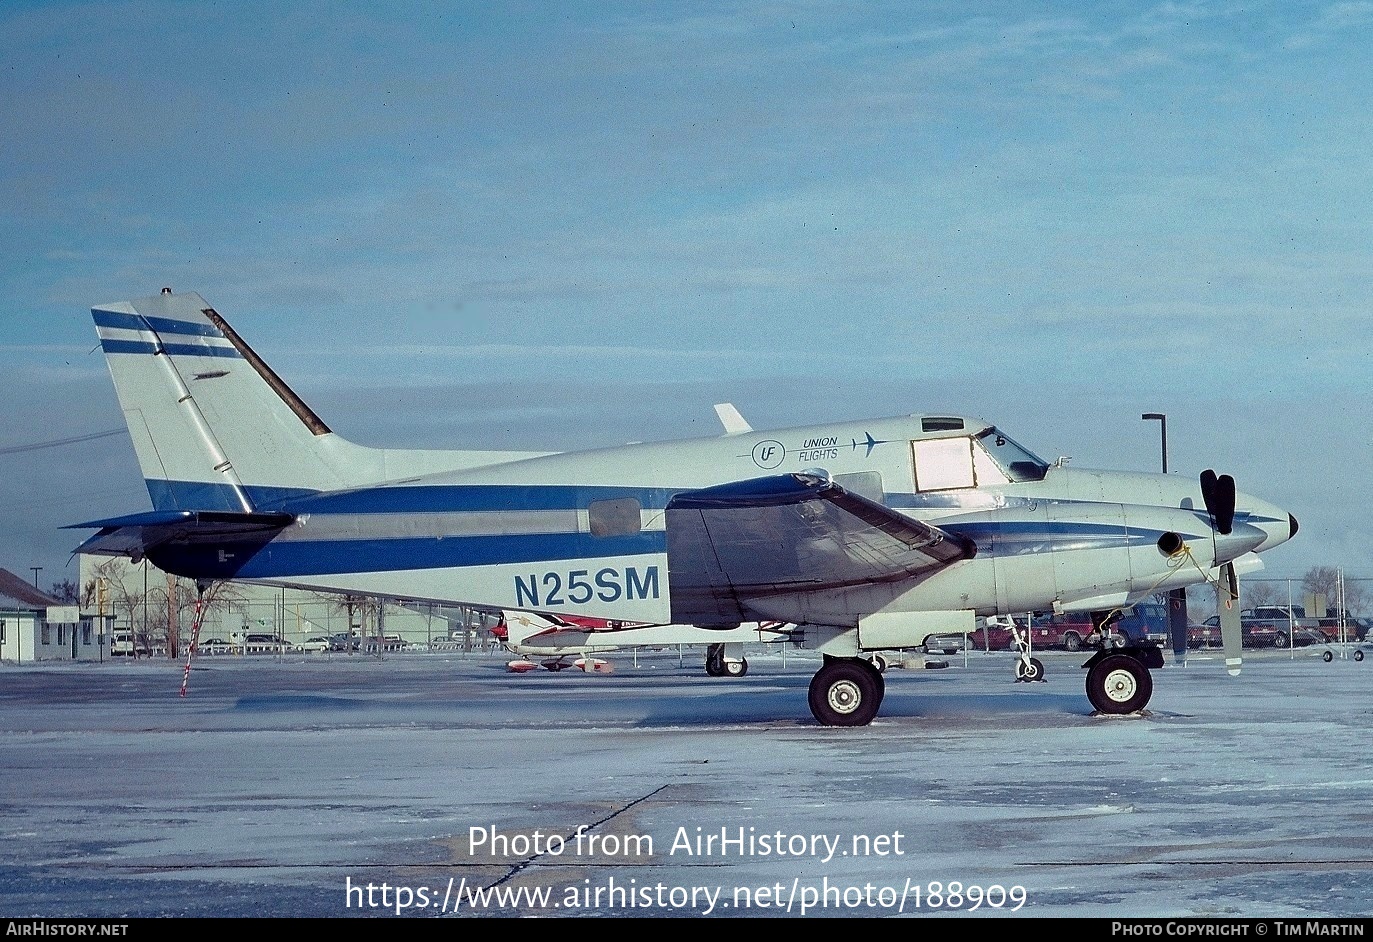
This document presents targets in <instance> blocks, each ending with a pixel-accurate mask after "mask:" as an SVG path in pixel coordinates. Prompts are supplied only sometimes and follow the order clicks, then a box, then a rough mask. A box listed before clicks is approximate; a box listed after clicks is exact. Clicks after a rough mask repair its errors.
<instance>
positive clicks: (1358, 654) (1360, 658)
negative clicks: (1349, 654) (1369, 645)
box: [1354, 651, 1363, 661]
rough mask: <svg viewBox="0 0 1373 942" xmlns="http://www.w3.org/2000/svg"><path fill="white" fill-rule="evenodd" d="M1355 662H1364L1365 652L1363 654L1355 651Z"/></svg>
mask: <svg viewBox="0 0 1373 942" xmlns="http://www.w3.org/2000/svg"><path fill="white" fill-rule="evenodd" d="M1354 660H1356V661H1362V660H1363V652H1362V651H1355V652H1354Z"/></svg>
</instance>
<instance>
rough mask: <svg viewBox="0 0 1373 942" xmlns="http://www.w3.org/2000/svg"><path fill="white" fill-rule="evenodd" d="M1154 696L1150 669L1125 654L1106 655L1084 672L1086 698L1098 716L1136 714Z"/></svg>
mask: <svg viewBox="0 0 1373 942" xmlns="http://www.w3.org/2000/svg"><path fill="white" fill-rule="evenodd" d="M1153 695H1154V678H1153V677H1152V676H1150V674H1149V668H1147V667H1145V666H1144V665H1143V664H1141V663H1140V662H1139V661H1137V660H1135V659H1134V658H1132V657H1130V655H1128V654H1111V655H1108V656H1106V657H1104V658H1102V659H1101V660H1099V661H1097V662H1096V663H1095V664H1093V665H1092V669H1091V670H1089V671H1088V672H1087V699H1088V700H1090V701H1092V706H1094V707H1096V710H1097V712H1098V713H1109V714H1113V715H1116V716H1120V715H1123V714H1126V713H1137V712H1138V711H1140V710H1142V709H1144V706H1145V704H1147V703H1148V702H1149V698H1150V697H1152V696H1153Z"/></svg>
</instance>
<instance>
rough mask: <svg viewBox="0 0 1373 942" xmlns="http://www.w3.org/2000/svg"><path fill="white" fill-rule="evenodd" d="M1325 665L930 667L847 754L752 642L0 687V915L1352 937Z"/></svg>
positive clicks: (786, 672) (1343, 799) (1370, 876)
mask: <svg viewBox="0 0 1373 942" xmlns="http://www.w3.org/2000/svg"><path fill="white" fill-rule="evenodd" d="M1351 652H1352V649H1341V650H1337V651H1336V652H1335V654H1334V657H1333V659H1332V660H1331V661H1330V662H1326V661H1324V660H1322V659H1321V658H1320V657H1319V656H1317V655H1318V652H1317V651H1314V650H1298V651H1296V652H1289V651H1263V652H1254V653H1246V661H1245V665H1244V669H1243V671H1242V673H1241V674H1240V676H1238V677H1230V676H1228V675H1227V674H1226V672H1225V670H1224V667H1223V664H1222V661H1221V658H1220V656H1219V654H1218V653H1213V654H1204V655H1203V654H1198V655H1194V656H1193V657H1192V658H1191V659H1189V661H1188V662H1187V664H1186V665H1185V666H1183V665H1180V664H1176V663H1174V662H1173V660H1172V655H1171V653H1170V654H1169V655H1168V664H1167V665H1166V666H1165V667H1164V668H1163V669H1160V670H1156V671H1155V672H1154V680H1155V684H1154V695H1153V699H1152V701H1151V702H1150V703H1149V705H1148V708H1147V709H1146V710H1145V711H1143V712H1141V713H1139V714H1133V715H1129V716H1099V715H1094V714H1093V712H1092V708H1091V705H1090V704H1089V702H1088V701H1087V698H1086V695H1085V693H1084V688H1083V671H1082V670H1081V664H1082V662H1083V661H1084V660H1085V656H1084V655H1082V654H1066V653H1055V652H1038V653H1037V655H1036V656H1038V657H1040V658H1041V659H1042V660H1043V662H1044V664H1045V667H1046V680H1045V681H1044V682H1042V683H1017V682H1015V680H1014V678H1013V670H1012V661H1011V655H1009V654H982V653H975V654H969V655H968V656H967V657H966V658H965V657H963V656H952V657H948V658H944V659H942V660H943V661H944V662H945V663H947V665H948V666H947V667H946V668H944V669H928V668H927V669H910V668H908V669H902V668H898V667H893V668H892V669H890V670H888V671H887V673H886V675H885V676H886V691H887V692H886V698H885V700H884V703H883V706H882V709H881V711H880V713H879V715H878V717H877V719H876V720H875V721H874V722H873V723H872V724H871V725H870V726H867V727H862V728H857V729H839V728H829V727H822V726H820V725H819V724H817V723H816V722H815V720H814V719H813V718H812V717H811V716H810V713H809V710H808V708H807V705H806V688H807V684H808V682H809V679H810V676H811V674H812V673H813V672H814V669H815V667H816V666H817V661H816V660H815V659H814V657H813V656H812V655H810V654H808V653H807V652H794V651H781V650H778V649H769V650H767V651H762V650H751V651H750V652H749V662H750V670H749V672H748V674H747V675H746V676H744V677H742V678H711V677H707V676H706V675H705V673H704V670H703V669H702V654H701V652H700V649H688V650H686V651H685V652H684V653H679V652H676V651H662V652H657V653H649V652H640V653H639V654H637V655H636V654H634V653H632V652H628V651H625V652H619V653H616V654H611V655H602V656H603V657H605V658H606V660H607V661H609V662H610V664H611V665H612V666H613V671H611V672H609V673H604V674H596V673H583V672H581V671H571V670H569V671H562V672H559V673H551V672H547V671H538V672H533V673H527V674H513V673H509V672H507V671H506V669H505V662H506V660H507V659H508V658H509V656H508V655H501V654H497V653H491V654H470V655H465V654H462V653H443V654H440V653H425V654H409V653H407V654H395V655H386V656H381V657H377V656H365V655H346V654H314V655H295V656H289V657H288V656H259V657H244V656H237V657H232V656H231V657H205V658H197V659H196V661H195V662H194V665H193V666H194V669H193V670H192V671H191V673H190V675H189V681H188V688H187V696H185V697H182V696H180V695H179V693H180V688H181V683H182V679H183V666H184V665H183V664H181V663H179V662H171V661H166V660H158V661H146V660H140V661H129V660H126V659H117V660H114V661H107V662H105V663H86V664H80V663H77V664H73V663H61V664H37V665H14V664H4V665H0V728H3V730H4V732H3V734H0V756H3V768H4V770H5V774H4V779H3V781H4V784H3V786H0V792H2V798H3V800H2V801H0V916H5V917H10V918H44V917H46V918H53V917H70V918H78V917H86V918H106V917H152V916H184V917H228V918H238V917H262V916H270V917H349V916H371V917H389V918H396V917H449V918H452V917H455V916H456V917H459V918H461V917H469V916H531V915H532V916H553V917H563V918H572V917H581V916H598V917H607V916H609V917H617V916H709V917H725V918H738V917H749V916H792V917H805V918H824V917H830V916H852V915H859V916H872V917H888V916H890V917H931V916H936V917H969V918H980V917H993V918H1035V917H1075V916H1082V917H1102V916H1110V917H1112V918H1118V917H1132V918H1181V917H1218V918H1225V917H1245V918H1248V917H1261V918H1289V917H1290V918H1305V917H1363V916H1367V915H1369V913H1370V912H1371V911H1373V838H1370V823H1371V822H1373V805H1370V802H1369V797H1370V793H1371V789H1373V767H1370V762H1369V749H1368V745H1369V741H1370V737H1369V725H1370V715H1371V714H1373V705H1371V704H1370V698H1369V687H1370V681H1373V673H1370V671H1373V660H1369V661H1363V662H1356V661H1354V660H1353V659H1352V657H1349V656H1348V655H1349V654H1350V653H1351ZM913 667H914V664H912V668H913Z"/></svg>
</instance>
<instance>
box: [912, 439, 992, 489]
mask: <svg viewBox="0 0 1373 942" xmlns="http://www.w3.org/2000/svg"><path fill="white" fill-rule="evenodd" d="M911 451H912V452H913V453H914V455H915V489H916V490H917V491H948V490H953V489H954V488H959V487H976V486H977V479H976V477H975V476H974V475H973V442H972V439H971V438H936V439H933V440H931V441H923V442H911Z"/></svg>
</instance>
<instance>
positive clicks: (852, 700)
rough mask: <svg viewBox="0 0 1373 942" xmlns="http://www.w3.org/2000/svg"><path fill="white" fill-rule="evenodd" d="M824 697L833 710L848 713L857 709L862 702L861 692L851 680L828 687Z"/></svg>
mask: <svg viewBox="0 0 1373 942" xmlns="http://www.w3.org/2000/svg"><path fill="white" fill-rule="evenodd" d="M826 699H827V700H828V701H829V705H830V708H831V709H833V710H834V712H836V713H844V714H848V713H852V712H853V711H854V710H856V709H858V705H859V704H860V703H862V702H863V693H862V691H860V690H859V689H858V685H857V684H855V683H854V682H853V681H850V680H845V681H840V682H839V683H837V684H835V685H834V686H832V687H830V689H829V694H828V695H827V696H826Z"/></svg>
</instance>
